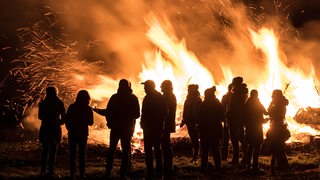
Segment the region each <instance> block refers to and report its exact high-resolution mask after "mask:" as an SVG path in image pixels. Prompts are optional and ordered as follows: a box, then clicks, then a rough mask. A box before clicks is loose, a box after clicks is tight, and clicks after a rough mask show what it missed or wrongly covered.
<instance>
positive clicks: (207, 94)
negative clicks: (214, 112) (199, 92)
mask: <svg viewBox="0 0 320 180" xmlns="http://www.w3.org/2000/svg"><path fill="white" fill-rule="evenodd" d="M215 92H216V87H215V86H212V87H211V88H208V89H206V90H205V91H204V99H211V98H213V97H214V96H215V95H214V93H215Z"/></svg>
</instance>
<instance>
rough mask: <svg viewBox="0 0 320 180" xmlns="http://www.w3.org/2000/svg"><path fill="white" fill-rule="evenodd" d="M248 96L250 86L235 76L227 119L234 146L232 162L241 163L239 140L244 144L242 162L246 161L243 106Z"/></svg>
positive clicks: (234, 163)
mask: <svg viewBox="0 0 320 180" xmlns="http://www.w3.org/2000/svg"><path fill="white" fill-rule="evenodd" d="M247 97H248V88H247V86H246V84H244V83H243V78H242V77H235V78H233V80H232V94H231V96H230V100H229V102H228V105H227V114H226V115H227V121H228V125H229V133H230V139H231V143H232V147H233V157H232V161H231V163H232V164H233V165H238V163H239V153H240V150H239V142H240V143H241V145H242V152H243V157H242V161H241V162H242V163H245V162H246V161H245V158H246V157H245V153H246V144H245V139H244V120H243V108H244V104H245V102H246V100H247Z"/></svg>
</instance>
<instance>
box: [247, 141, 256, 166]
mask: <svg viewBox="0 0 320 180" xmlns="http://www.w3.org/2000/svg"><path fill="white" fill-rule="evenodd" d="M253 151H254V145H253V144H252V143H249V145H248V150H247V155H246V156H247V159H246V165H247V166H248V168H250V167H251V159H252V153H253Z"/></svg>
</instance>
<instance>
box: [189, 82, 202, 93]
mask: <svg viewBox="0 0 320 180" xmlns="http://www.w3.org/2000/svg"><path fill="white" fill-rule="evenodd" d="M188 95H191V96H193V95H197V96H198V95H200V92H199V86H198V84H189V85H188Z"/></svg>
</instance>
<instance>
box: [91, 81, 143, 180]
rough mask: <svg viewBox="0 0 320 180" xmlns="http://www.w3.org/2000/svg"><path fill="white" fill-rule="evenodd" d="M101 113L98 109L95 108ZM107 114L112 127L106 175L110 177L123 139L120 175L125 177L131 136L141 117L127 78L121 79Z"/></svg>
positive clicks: (109, 126) (108, 123) (110, 100)
mask: <svg viewBox="0 0 320 180" xmlns="http://www.w3.org/2000/svg"><path fill="white" fill-rule="evenodd" d="M94 111H96V112H97V113H99V112H98V111H99V110H98V109H94ZM105 116H106V119H107V126H108V128H109V129H110V145H109V152H108V155H107V166H106V176H107V177H110V174H111V170H112V167H113V162H114V155H115V151H116V148H117V144H118V142H119V140H120V141H121V149H122V159H121V166H120V177H121V178H125V177H126V174H127V171H128V168H129V159H130V153H131V152H130V150H131V144H130V142H131V138H132V134H133V132H134V127H135V122H136V119H137V118H139V117H140V105H139V101H138V98H137V96H136V95H134V94H133V93H132V89H131V83H130V82H129V81H128V80H126V79H121V80H120V81H119V87H118V90H117V93H115V94H113V95H112V96H111V97H110V99H109V102H108V105H107V108H106V111H105Z"/></svg>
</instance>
